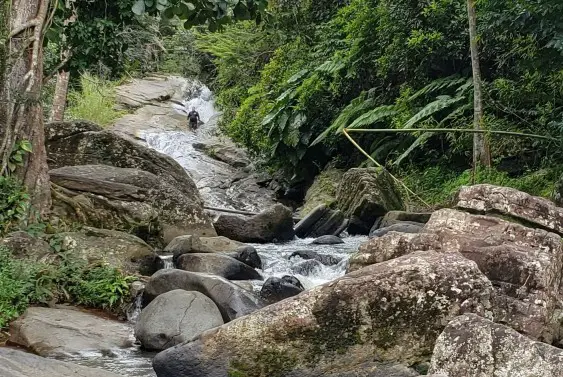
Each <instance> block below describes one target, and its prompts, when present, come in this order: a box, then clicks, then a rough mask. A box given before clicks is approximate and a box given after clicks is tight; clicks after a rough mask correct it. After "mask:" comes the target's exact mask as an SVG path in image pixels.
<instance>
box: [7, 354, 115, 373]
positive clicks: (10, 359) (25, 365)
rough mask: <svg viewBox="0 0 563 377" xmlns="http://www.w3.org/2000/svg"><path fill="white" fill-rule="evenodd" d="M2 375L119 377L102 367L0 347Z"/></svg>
mask: <svg viewBox="0 0 563 377" xmlns="http://www.w3.org/2000/svg"><path fill="white" fill-rule="evenodd" d="M0 376H2V377H121V376H118V375H117V374H115V373H112V372H108V371H106V370H102V369H95V368H87V367H83V366H80V365H76V364H72V363H66V362H63V361H58V360H53V359H46V358H44V357H41V356H37V355H34V354H32V353H28V352H23V351H19V350H15V349H11V348H0Z"/></svg>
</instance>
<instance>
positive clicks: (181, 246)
mask: <svg viewBox="0 0 563 377" xmlns="http://www.w3.org/2000/svg"><path fill="white" fill-rule="evenodd" d="M164 252H165V253H167V254H172V255H173V259H172V261H173V263H174V264H175V265H176V264H177V263H178V258H180V257H181V256H182V255H184V254H188V253H212V252H213V251H212V250H211V249H210V248H209V247H208V246H207V245H204V244H203V242H201V238H200V237H198V236H191V235H185V236H178V237H175V238H174V239H173V240H172V241H170V243H169V244H168V245H166V247H165V248H164Z"/></svg>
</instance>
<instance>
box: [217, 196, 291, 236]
mask: <svg viewBox="0 0 563 377" xmlns="http://www.w3.org/2000/svg"><path fill="white" fill-rule="evenodd" d="M214 225H215V229H216V230H217V234H219V235H220V236H225V237H227V238H229V239H232V240H236V241H240V242H249V243H252V242H255V243H267V242H283V241H290V240H292V239H293V238H294V237H295V232H294V231H293V215H292V212H291V210H289V208H287V207H284V206H283V205H281V204H277V205H275V206H273V207H271V208H269V209H267V210H266V211H264V212H262V213H260V214H258V215H255V216H252V217H246V218H245V217H240V216H234V215H220V216H219V218H218V219H217V221H216V222H215V224H214Z"/></svg>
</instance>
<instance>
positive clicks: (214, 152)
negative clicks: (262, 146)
mask: <svg viewBox="0 0 563 377" xmlns="http://www.w3.org/2000/svg"><path fill="white" fill-rule="evenodd" d="M193 147H194V149H196V150H199V151H202V152H204V153H205V154H206V155H208V156H209V157H211V158H214V159H216V160H218V161H221V162H224V163H226V164H228V165H231V166H232V167H235V168H244V167H247V166H248V165H250V160H249V159H248V156H247V155H246V153H245V152H244V151H243V150H242V149H239V148H237V147H236V146H234V145H227V144H224V143H219V142H211V143H194V144H193Z"/></svg>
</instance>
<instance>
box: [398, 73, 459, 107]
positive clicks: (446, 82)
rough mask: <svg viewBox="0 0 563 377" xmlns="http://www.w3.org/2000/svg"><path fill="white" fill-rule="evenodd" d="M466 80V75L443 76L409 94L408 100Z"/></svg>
mask: <svg viewBox="0 0 563 377" xmlns="http://www.w3.org/2000/svg"><path fill="white" fill-rule="evenodd" d="M466 81H467V78H466V77H459V76H457V75H453V76H449V77H444V78H441V79H437V80H434V81H432V82H431V83H430V84H428V85H426V86H425V87H424V88H422V89H420V90H419V91H418V92H416V93H415V94H413V95H412V96H410V98H409V101H413V100H415V99H417V98H418V97H420V96H423V95H426V94H430V93H434V92H437V91H440V90H443V89H448V88H451V87H454V86H457V85H461V84H464V83H465V82H466Z"/></svg>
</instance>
